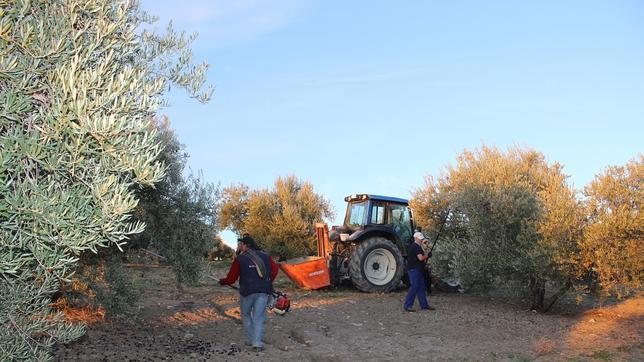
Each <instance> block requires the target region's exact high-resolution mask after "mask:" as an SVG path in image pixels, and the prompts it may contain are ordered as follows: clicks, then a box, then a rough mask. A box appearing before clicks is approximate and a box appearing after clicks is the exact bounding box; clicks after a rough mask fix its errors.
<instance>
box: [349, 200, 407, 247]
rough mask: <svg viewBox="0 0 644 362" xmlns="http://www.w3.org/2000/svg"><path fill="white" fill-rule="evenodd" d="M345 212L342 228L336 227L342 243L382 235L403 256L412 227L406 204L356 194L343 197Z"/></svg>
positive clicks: (401, 201) (404, 202) (399, 201)
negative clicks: (376, 234) (394, 245)
mask: <svg viewBox="0 0 644 362" xmlns="http://www.w3.org/2000/svg"><path fill="white" fill-rule="evenodd" d="M344 201H346V202H347V212H346V215H345V218H344V223H343V225H342V227H340V228H338V227H336V229H337V231H339V234H340V236H342V234H349V236H348V238H347V237H345V240H343V241H347V240H358V239H360V238H361V237H362V236H364V235H365V234H366V233H369V234H371V233H374V232H380V233H381V234H386V235H388V236H387V239H390V240H391V241H392V242H394V243H395V244H396V245H398V246H399V247H400V248H401V252H402V253H403V255H404V254H405V250H406V249H407V246H408V245H409V244H410V243H411V242H412V241H413V238H412V235H413V230H414V224H413V221H412V216H411V210H410V209H409V206H408V201H407V200H405V199H400V198H397V197H389V196H380V195H367V194H358V195H350V196H347V197H345V198H344Z"/></svg>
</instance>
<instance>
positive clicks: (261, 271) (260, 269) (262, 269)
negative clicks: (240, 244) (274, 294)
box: [244, 249, 266, 279]
mask: <svg viewBox="0 0 644 362" xmlns="http://www.w3.org/2000/svg"><path fill="white" fill-rule="evenodd" d="M244 254H245V255H246V256H247V257H248V258H249V259H250V260H251V261H252V262H253V264H255V266H256V267H257V268H256V270H257V275H258V276H259V277H260V278H261V279H264V275H266V265H264V261H263V260H262V258H261V257H260V256H259V255H257V253H256V252H255V251H253V250H252V249H249V250H247V251H246V252H245V253H244Z"/></svg>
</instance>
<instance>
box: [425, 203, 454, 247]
mask: <svg viewBox="0 0 644 362" xmlns="http://www.w3.org/2000/svg"><path fill="white" fill-rule="evenodd" d="M448 217H449V209H447V213H446V214H445V218H444V219H443V223H442V224H441V228H440V229H438V232H437V233H436V237H435V238H434V243H433V244H432V248H431V249H429V253H428V254H430V253H431V252H432V251H434V247H435V246H436V242H437V241H438V237H439V236H440V234H441V231H443V227H444V226H445V223H446V222H447V218H448Z"/></svg>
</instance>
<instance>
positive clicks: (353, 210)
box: [345, 201, 367, 226]
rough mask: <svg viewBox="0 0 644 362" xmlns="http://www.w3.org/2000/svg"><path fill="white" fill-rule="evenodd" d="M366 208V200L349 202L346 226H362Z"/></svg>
mask: <svg viewBox="0 0 644 362" xmlns="http://www.w3.org/2000/svg"><path fill="white" fill-rule="evenodd" d="M366 208H367V202H366V201H364V202H357V203H353V204H349V207H348V210H347V211H348V212H347V217H346V219H345V224H346V225H347V226H362V225H363V224H364V220H365V212H366Z"/></svg>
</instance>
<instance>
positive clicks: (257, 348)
mask: <svg viewBox="0 0 644 362" xmlns="http://www.w3.org/2000/svg"><path fill="white" fill-rule="evenodd" d="M253 351H255V352H264V347H253Z"/></svg>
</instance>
